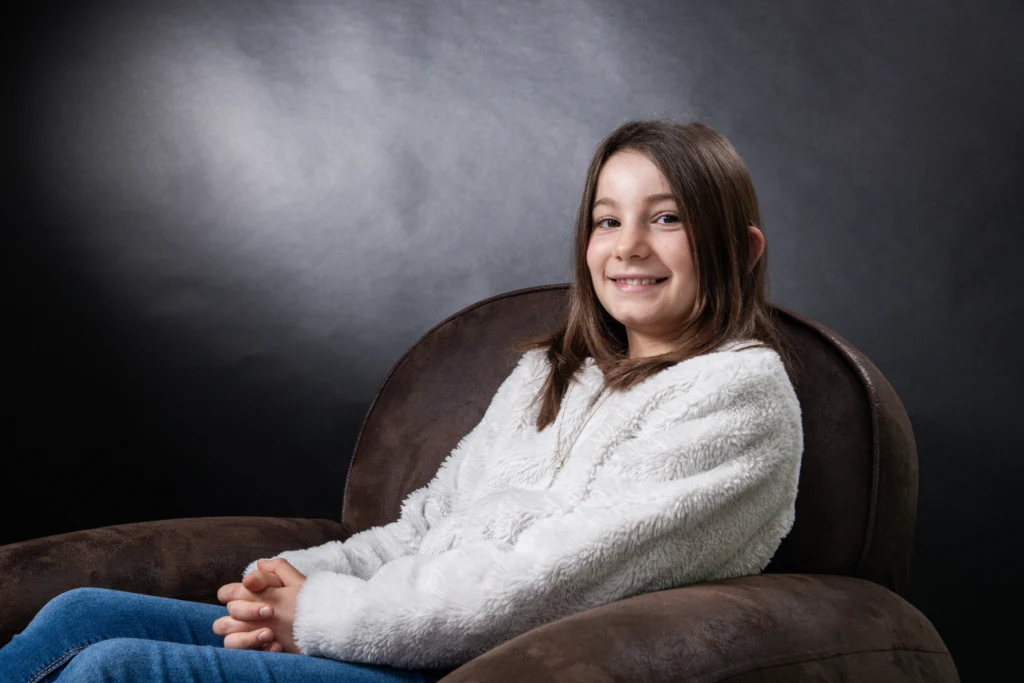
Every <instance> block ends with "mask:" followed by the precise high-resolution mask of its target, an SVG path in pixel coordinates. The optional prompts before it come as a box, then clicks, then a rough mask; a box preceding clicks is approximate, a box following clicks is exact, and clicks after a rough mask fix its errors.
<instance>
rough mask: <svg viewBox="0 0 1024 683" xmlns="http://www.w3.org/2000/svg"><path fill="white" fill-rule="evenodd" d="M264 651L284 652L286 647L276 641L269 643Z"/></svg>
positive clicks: (264, 647)
mask: <svg viewBox="0 0 1024 683" xmlns="http://www.w3.org/2000/svg"><path fill="white" fill-rule="evenodd" d="M263 649H264V650H266V651H267V652H284V645H282V644H281V643H279V642H277V641H276V640H275V641H274V642H272V643H267V644H266V645H264V646H263Z"/></svg>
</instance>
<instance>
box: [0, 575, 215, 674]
mask: <svg viewBox="0 0 1024 683" xmlns="http://www.w3.org/2000/svg"><path fill="white" fill-rule="evenodd" d="M227 613H228V610H227V607H225V606H224V605H207V604H204V603H199V602H189V601H186V600H175V599H172V598H162V597H158V596H152V595H141V594H138V593H129V592H125V591H118V590H112V589H108V588H75V589H72V590H69V591H66V592H64V593H61V594H60V595H58V596H56V597H54V598H53V599H52V600H50V601H49V602H48V603H46V604H45V605H44V606H43V608H42V609H40V610H39V612H37V613H36V616H35V617H34V618H33V619H32V621H31V622H30V623H29V624H28V626H26V627H25V630H24V631H22V632H21V633H19V634H17V635H16V636H14V638H13V639H12V640H11V642H10V643H8V644H7V645H6V646H4V647H3V648H0V671H3V672H4V675H5V679H4V680H11V681H26V682H27V683H49V682H50V681H53V680H56V672H58V671H59V670H60V669H61V667H63V666H64V665H65V664H67V663H68V662H69V661H70V660H71V659H72V658H73V657H75V656H76V655H77V654H78V653H80V652H81V651H83V650H84V649H85V648H86V647H88V646H90V645H92V644H93V643H98V642H100V641H103V640H107V639H110V638H149V639H154V640H164V641H169V642H179V643H191V644H195V645H209V646H214V647H223V646H224V638H223V637H222V636H218V635H216V634H215V633H214V632H213V622H214V621H216V620H217V619H219V618H220V617H222V616H226V615H227Z"/></svg>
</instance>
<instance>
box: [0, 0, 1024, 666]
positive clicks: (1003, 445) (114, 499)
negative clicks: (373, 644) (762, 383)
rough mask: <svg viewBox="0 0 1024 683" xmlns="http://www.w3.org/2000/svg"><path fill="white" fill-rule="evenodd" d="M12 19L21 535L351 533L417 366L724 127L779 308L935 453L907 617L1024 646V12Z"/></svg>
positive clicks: (531, 5)
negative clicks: (262, 522) (379, 405)
mask: <svg viewBox="0 0 1024 683" xmlns="http://www.w3.org/2000/svg"><path fill="white" fill-rule="evenodd" d="M34 12H35V13H34V14H33V15H27V14H25V13H24V12H23V13H22V14H20V15H18V18H17V21H16V22H14V23H12V24H9V25H8V29H7V30H8V32H10V33H9V40H8V41H7V48H6V49H7V50H8V51H9V53H10V58H9V59H8V60H7V64H8V69H9V70H10V74H11V75H10V76H9V78H8V80H7V83H8V88H9V91H8V98H7V100H6V101H7V107H6V110H7V113H8V117H7V118H8V126H7V129H8V131H9V135H10V139H9V141H8V146H7V149H8V153H7V154H6V155H5V158H6V162H7V164H8V168H7V175H8V177H9V181H8V183H7V190H8V196H7V203H8V207H9V208H8V211H6V212H5V213H6V215H7V216H8V220H7V221H5V223H6V226H7V228H6V230H5V237H6V240H7V244H6V246H5V249H4V253H5V256H6V257H7V258H6V259H5V260H7V261H8V267H7V268H6V269H5V270H6V274H7V279H8V287H7V293H8V311H7V312H6V313H7V315H5V318H6V322H7V323H8V324H7V325H5V327H6V334H5V337H6V342H7V343H6V346H7V347H8V355H7V359H8V363H7V366H8V368H9V370H8V372H6V373H5V376H7V377H10V378H12V379H11V381H10V383H9V384H7V388H8V391H7V393H8V395H9V396H10V397H12V398H13V400H12V401H10V402H9V403H8V404H7V405H8V406H9V408H8V410H9V415H10V419H11V427H10V433H11V434H13V444H12V445H11V447H9V448H8V449H5V450H6V454H5V455H4V456H3V461H4V470H5V471H4V481H5V486H4V489H3V491H4V494H3V496H2V506H3V507H2V509H0V513H2V518H0V519H2V520H3V524H2V527H0V534H2V535H0V543H11V542H17V541H20V540H25V539H31V538H36V537H40V536H45V535H49V534H55V533H61V532H67V531H73V530H78V529H87V528H92V527H97V526H104V525H109V524H120V523H128V522H138V521H146V520H155V519H169V518H177V517H190V516H206V515H268V516H296V517H327V518H334V519H337V518H338V517H339V514H340V512H339V511H340V504H341V495H342V489H343V485H344V477H345V472H346V469H347V465H348V459H349V454H350V453H351V449H352V447H353V445H354V442H355V438H356V433H357V431H358V428H359V425H360V423H361V420H362V418H363V415H364V413H365V412H366V410H367V409H368V408H369V404H370V401H371V400H372V398H373V396H374V393H375V392H376V390H377V388H378V386H379V385H380V383H381V382H382V380H383V378H384V376H385V375H386V374H387V372H388V370H389V369H390V368H391V366H392V365H393V363H394V362H395V361H396V360H397V359H398V357H399V356H400V355H401V354H402V353H403V352H404V351H405V350H406V349H407V348H408V347H409V346H411V345H412V344H413V343H414V342H415V341H416V340H417V339H418V338H419V337H420V336H421V335H422V334H423V333H425V332H426V331H427V330H428V329H429V328H430V327H431V326H433V325H434V324H435V323H436V322H438V321H440V320H442V319H443V318H445V317H447V316H448V315H450V314H452V313H454V312H456V311H458V310H459V309H461V308H462V307H464V306H466V305H469V304H471V303H473V302H475V301H478V300H480V299H483V298H486V297H488V296H491V295H494V294H498V293H501V292H505V291H508V290H512V289H517V288H520V287H528V286H532V285H538V284H545V283H551V282H565V281H567V280H568V278H569V263H570V261H569V259H570V240H571V232H572V219H573V216H574V213H575V210H576V205H577V203H578V201H579V194H580V191H581V189H582V185H583V174H584V170H585V165H586V163H587V161H588V159H589V156H590V154H591V152H592V150H593V148H594V146H595V145H596V144H597V142H598V141H599V140H600V138H601V137H602V136H603V135H605V134H606V133H608V132H609V131H610V130H611V129H612V128H614V127H615V126H617V125H618V124H619V123H621V122H623V121H625V120H627V119H631V118H654V117H665V118H674V119H676V120H691V119H697V120H702V121H705V122H707V123H709V124H710V125H712V126H713V127H715V128H716V129H718V130H720V131H721V132H722V133H724V134H725V135H726V136H727V137H728V138H729V139H730V140H731V141H732V142H733V144H734V145H735V146H736V148H737V149H738V151H739V152H740V154H741V155H742V156H743V157H744V159H745V160H746V162H747V164H748V165H749V167H750V170H751V173H752V175H753V178H754V182H755V184H756V186H757V189H758V192H759V197H760V200H761V203H762V210H763V215H764V225H763V226H761V227H762V230H763V231H764V233H765V236H766V238H767V240H768V245H769V254H770V261H769V263H770V267H771V280H772V293H773V299H774V300H775V301H777V302H778V303H780V304H782V305H784V306H786V307H789V308H792V309H794V310H796V311H798V312H801V313H803V314H805V315H808V316H810V317H812V318H814V319H816V320H818V321H820V322H822V323H824V324H826V325H828V326H829V327H831V328H832V329H834V330H836V331H837V332H839V333H840V334H841V335H843V336H844V337H845V338H846V339H848V340H849V341H850V342H851V343H853V344H854V345H855V346H857V347H858V348H860V349H861V350H862V351H864V353H866V354H867V356H868V357H869V358H871V359H872V360H873V361H874V362H875V363H876V364H877V365H878V366H879V367H880V368H881V369H882V371H883V372H884V373H885V375H886V377H887V378H888V379H889V381H890V382H891V383H892V385H893V386H894V387H895V389H896V391H897V392H898V393H899V395H900V397H901V398H902V400H903V402H904V405H905V406H906V408H907V411H908V413H909V414H910V418H911V421H912V424H913V427H914V432H915V436H916V439H917V445H918V449H919V456H920V499H919V508H918V525H917V536H916V540H915V554H914V560H913V565H912V573H911V580H910V591H909V595H908V599H909V600H910V601H911V602H912V603H913V604H914V605H916V606H917V607H918V608H919V609H920V610H921V611H922V612H923V613H924V614H925V615H926V616H927V617H928V618H929V619H931V621H932V622H933V623H934V624H935V626H936V627H937V628H938V630H939V632H940V634H942V636H943V637H944V639H945V641H946V643H947V645H948V646H949V648H950V650H951V652H952V653H953V656H954V660H955V661H956V663H957V665H958V667H959V669H960V671H961V676H962V679H963V680H964V681H983V680H1001V676H1002V675H1003V674H1004V668H1003V667H1006V666H1009V656H1010V653H1012V652H1014V651H1015V650H1016V648H1017V642H1016V639H1012V640H1011V635H1013V634H1014V633H1017V634H1019V633H1020V628H1019V622H1018V616H1019V614H1020V612H1019V606H1020V600H1019V598H1018V597H1017V586H1019V584H1020V582H1019V580H1017V576H1016V574H1017V568H1018V566H1019V564H1018V563H1017V562H1016V561H1015V560H1016V559H1017V556H1018V555H1019V552H1018V551H1019V548H1020V541H1019V539H1020V538H1021V522H1022V521H1024V514H1022V513H1021V511H1020V506H1019V505H1018V504H1015V503H1016V501H1015V500H1014V498H1015V497H1017V498H1018V499H1019V492H1020V485H1021V483H1022V482H1024V476H1022V475H1024V466H1022V461H1021V450H1022V449H1021V446H1022V442H1024V439H1022V437H1021V431H1020V427H1019V425H1020V423H1021V417H1020V414H1021V409H1022V407H1024V405H1022V401H1021V400H1020V381H1021V379H1022V376H1024V372H1022V363H1021V361H1020V357H1019V355H1018V339H1019V338H1020V337H1019V333H1020V330H1021V325H1020V322H1019V320H1020V315H1021V313H1022V306H1021V303H1022V294H1021V291H1022V288H1021V286H1020V285H1019V284H1018V282H1017V280H1018V278H1017V275H1018V274H1019V272H1020V270H1019V264H1020V263H1021V256H1022V253H1021V252H1022V249H1021V245H1022V241H1024V240H1022V239H1021V236H1020V232H1019V231H1020V228H1021V223H1022V221H1021V216H1022V215H1024V199H1022V191H1021V185H1022V182H1024V173H1022V165H1024V163H1022V159H1024V125H1022V121H1024V104H1022V101H1024V100H1022V96H1021V83H1022V77H1024V60H1022V57H1021V51H1020V38H1019V32H1020V29H1021V27H1022V26H1024V3H1020V2H1012V1H1009V0H1008V1H1006V2H996V1H989V2H971V3H966V2H949V1H947V0H939V1H937V0H930V1H927V2H925V1H920V0H913V1H909V2H881V1H874V0H873V1H870V2H863V1H861V2H847V3H830V2H817V1H813V0H782V1H777V2H772V3H767V2H713V3H712V2H696V1H694V2H674V3H663V2H656V1H653V0H646V1H641V2H628V3H626V2H621V3H620V2H610V1H605V0H575V1H570V2H552V3H540V2H516V3H496V2H446V3H440V2H437V3H431V2H421V1H408V2H373V3H371V2H326V1H321V2H312V1H310V2H300V1H294V2H280V3H254V2H241V1H240V0H232V1H225V0H208V1H206V2H197V1H187V2H182V1H174V0H166V1H163V2H157V1H146V2H134V3H130V4H129V3H120V4H119V3H116V2H109V3H103V4H99V3H91V4H90V3H86V4H81V3H77V4H75V5H73V6H72V5H68V6H67V7H63V8H62V7H61V6H60V5H53V6H50V7H46V8H41V9H36V10H34Z"/></svg>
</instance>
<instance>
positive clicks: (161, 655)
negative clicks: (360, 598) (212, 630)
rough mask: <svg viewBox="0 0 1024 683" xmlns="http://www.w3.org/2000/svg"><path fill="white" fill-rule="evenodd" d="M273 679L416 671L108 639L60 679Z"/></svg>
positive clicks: (416, 681) (335, 682) (409, 677)
mask: <svg viewBox="0 0 1024 683" xmlns="http://www.w3.org/2000/svg"><path fill="white" fill-rule="evenodd" d="M65 680H68V681H71V682H74V681H94V680H103V681H120V682H122V683H134V682H135V681H140V682H141V681H147V682H151V681H174V682H175V683H177V682H178V681H182V682H183V683H185V682H189V681H196V682H200V681H201V682H203V683H207V682H211V683H220V682H221V681H224V682H226V681H252V682H253V683H256V682H260V683H262V682H263V681H274V682H275V683H291V682H292V681H294V682H296V683H299V682H301V683H319V682H320V681H324V682H326V681H331V682H332V683H397V682H398V681H408V682H409V683H421V682H422V681H425V680H427V679H426V678H425V677H424V676H423V674H422V673H421V672H419V671H410V670H404V669H394V668H391V667H386V666H374V665H370V664H350V663H347V662H339V661H335V660H332V659H323V658H320V657H309V656H307V655H298V654H289V653H279V652H264V651H262V650H230V649H224V648H218V647H213V646H209V645H187V644H183V643H167V642H162V641H157V640H148V639H143V638H113V639H110V640H104V641H101V642H98V643H95V644H93V645H90V646H89V647H87V648H85V649H84V650H82V651H81V652H80V653H78V655H77V656H75V658H74V659H72V660H71V661H70V662H69V663H68V665H67V668H66V669H65V671H64V673H63V674H62V675H61V677H60V681H65Z"/></svg>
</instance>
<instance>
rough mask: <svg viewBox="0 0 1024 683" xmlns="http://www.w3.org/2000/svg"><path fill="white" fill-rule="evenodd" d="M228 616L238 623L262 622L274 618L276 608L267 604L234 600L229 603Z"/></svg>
mask: <svg viewBox="0 0 1024 683" xmlns="http://www.w3.org/2000/svg"><path fill="white" fill-rule="evenodd" d="M228 614H230V615H231V618H232V619H237V620H238V621H260V620H262V619H270V618H271V617H273V616H274V608H273V607H272V606H271V605H268V604H266V603H265V602H249V601H248V600H232V601H231V602H229V603H228Z"/></svg>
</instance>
